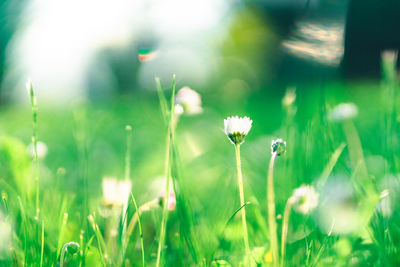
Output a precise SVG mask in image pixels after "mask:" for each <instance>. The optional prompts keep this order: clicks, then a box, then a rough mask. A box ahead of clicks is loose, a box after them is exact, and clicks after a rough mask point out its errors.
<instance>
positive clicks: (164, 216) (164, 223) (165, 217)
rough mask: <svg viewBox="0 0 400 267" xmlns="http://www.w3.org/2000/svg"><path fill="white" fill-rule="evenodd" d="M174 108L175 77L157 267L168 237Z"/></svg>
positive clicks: (173, 79) (173, 80)
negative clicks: (166, 236)
mask: <svg viewBox="0 0 400 267" xmlns="http://www.w3.org/2000/svg"><path fill="white" fill-rule="evenodd" d="M174 106H175V75H173V78H172V94H171V110H170V118H169V127H168V133H167V145H166V159H165V169H164V173H165V177H166V181H165V196H164V201H163V214H162V219H161V229H160V239H159V243H158V250H157V263H156V266H157V267H159V266H160V263H161V254H162V249H163V247H164V242H165V235H166V227H167V220H168V197H169V185H170V178H171V167H170V164H171V162H170V157H172V153H171V140H172V139H173V136H174V133H173V125H174V124H173V123H174Z"/></svg>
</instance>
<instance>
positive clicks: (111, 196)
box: [102, 177, 132, 205]
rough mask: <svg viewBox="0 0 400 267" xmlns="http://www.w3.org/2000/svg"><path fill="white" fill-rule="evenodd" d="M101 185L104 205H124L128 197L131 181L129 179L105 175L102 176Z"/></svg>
mask: <svg viewBox="0 0 400 267" xmlns="http://www.w3.org/2000/svg"><path fill="white" fill-rule="evenodd" d="M102 187H103V199H104V204H105V205H124V204H125V203H126V202H127V201H128V199H129V196H130V193H131V188H132V183H131V181H129V180H123V181H118V180H117V179H115V178H113V177H106V178H103V181H102Z"/></svg>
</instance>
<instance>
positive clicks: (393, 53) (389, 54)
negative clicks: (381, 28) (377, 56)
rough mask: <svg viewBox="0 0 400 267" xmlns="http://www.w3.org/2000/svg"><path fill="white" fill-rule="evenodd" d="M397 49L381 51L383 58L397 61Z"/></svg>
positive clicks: (387, 60)
mask: <svg viewBox="0 0 400 267" xmlns="http://www.w3.org/2000/svg"><path fill="white" fill-rule="evenodd" d="M397 55H398V51H397V50H384V51H383V52H382V53H381V58H382V60H383V61H384V62H388V63H395V62H396V61H397Z"/></svg>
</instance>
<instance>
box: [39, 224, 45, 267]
mask: <svg viewBox="0 0 400 267" xmlns="http://www.w3.org/2000/svg"><path fill="white" fill-rule="evenodd" d="M41 241H42V245H41V248H40V267H42V266H43V252H44V222H43V221H42V240H41Z"/></svg>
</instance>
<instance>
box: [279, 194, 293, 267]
mask: <svg viewBox="0 0 400 267" xmlns="http://www.w3.org/2000/svg"><path fill="white" fill-rule="evenodd" d="M292 204H293V198H291V197H290V198H289V199H288V201H287V202H286V206H285V211H284V212H283V222H282V238H281V267H283V266H284V264H285V253H286V239H287V233H288V228H289V218H290V210H291V208H292Z"/></svg>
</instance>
